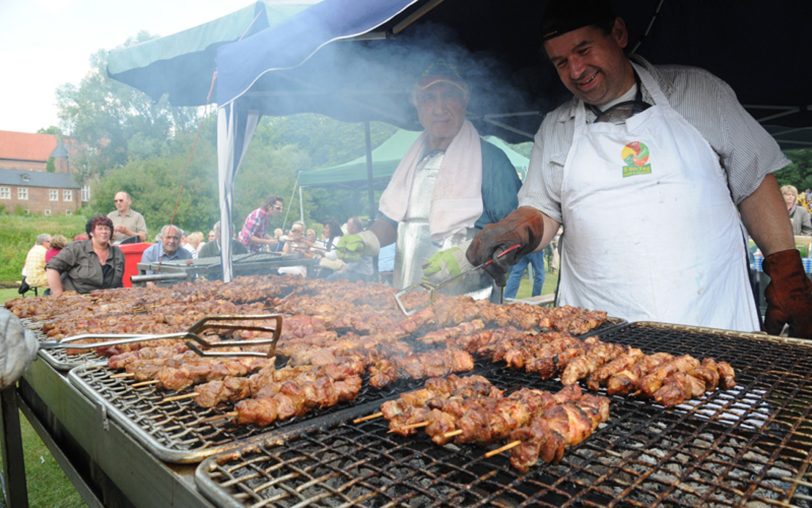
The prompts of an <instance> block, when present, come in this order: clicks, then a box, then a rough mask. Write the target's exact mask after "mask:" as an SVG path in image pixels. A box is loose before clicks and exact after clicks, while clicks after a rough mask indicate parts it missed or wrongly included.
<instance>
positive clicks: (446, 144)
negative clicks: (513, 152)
mask: <svg viewBox="0 0 812 508" xmlns="http://www.w3.org/2000/svg"><path fill="white" fill-rule="evenodd" d="M469 96H470V92H469V89H468V85H467V83H465V81H463V79H462V77H461V76H460V74H459V73H458V71H457V69H456V68H454V67H453V66H451V65H449V64H447V63H446V62H442V61H438V62H435V63H433V64H431V65H430V66H429V67H427V68H426V70H425V71H424V72H423V74H422V75H421V76H420V77H419V79H417V81H416V83H415V84H414V86H413V88H412V103H413V105H414V106H415V108H416V110H417V117H418V119H419V120H420V124H421V125H422V126H423V128H424V131H423V134H422V135H421V136H420V137H419V138H418V139H417V140H416V141H415V142H414V144H413V145H412V146H411V148H410V149H409V151H408V152H407V153H406V155H405V156H404V157H403V159H402V160H401V161H400V164H399V165H398V167H397V169H396V170H395V173H394V175H393V176H392V179H391V180H390V181H389V185H388V186H387V187H386V190H385V191H384V192H383V195H382V196H381V200H380V205H379V211H378V217H377V218H376V220H375V222H374V223H373V224H372V226H371V227H370V228H369V230H367V231H362V232H360V233H357V234H349V235H345V236H342V237H341V239H340V240H339V241H338V244H337V246H336V250H337V254H338V256H339V257H340V258H342V259H343V260H345V261H349V262H352V261H357V260H359V259H361V258H362V257H364V256H376V255H377V254H378V251H379V250H380V248H381V247H383V246H386V245H389V244H391V243H394V242H395V241H396V240H397V244H396V245H397V247H396V248H397V253H396V256H395V272H394V282H393V284H394V285H395V286H396V287H405V286H409V285H411V284H414V283H416V282H419V281H420V280H421V279H422V278H423V276H424V265H425V266H426V268H427V273H426V275H431V276H436V277H440V278H442V277H448V276H450V275H455V274H457V273H460V271H461V270H464V269H465V268H466V267H467V266H468V264H467V261H466V260H465V247H466V246H467V245H468V243H469V242H470V240H471V238H473V235H474V233H475V232H476V231H478V230H479V229H481V228H482V227H483V226H484V225H485V224H490V223H493V222H496V221H498V220H499V219H501V218H503V217H505V216H506V215H507V214H508V213H510V212H511V211H512V210H514V209H515V208H516V203H517V199H516V193H517V192H518V189H519V186H520V185H521V183H520V181H519V177H518V176H517V175H516V170H515V169H514V167H513V165H512V164H511V163H510V160H509V159H508V158H507V156H506V155H505V154H504V152H502V151H501V150H499V149H498V148H497V147H496V146H494V145H492V144H490V143H487V142H486V141H484V140H482V139H481V138H480V137H479V133H478V132H477V130H476V128H474V126H473V124H471V122H469V121H468V120H466V118H465V115H466V111H467V108H468V100H469ZM473 285H474V286H475V287H477V288H484V287H485V286H490V280H483V281H474V284H473Z"/></svg>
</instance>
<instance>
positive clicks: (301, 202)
mask: <svg viewBox="0 0 812 508" xmlns="http://www.w3.org/2000/svg"><path fill="white" fill-rule="evenodd" d="M297 185H298V183H297ZM298 186H299V220H300V221H302V224H304V199H302V186H301V185H298Z"/></svg>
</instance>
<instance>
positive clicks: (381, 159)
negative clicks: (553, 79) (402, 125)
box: [297, 129, 529, 190]
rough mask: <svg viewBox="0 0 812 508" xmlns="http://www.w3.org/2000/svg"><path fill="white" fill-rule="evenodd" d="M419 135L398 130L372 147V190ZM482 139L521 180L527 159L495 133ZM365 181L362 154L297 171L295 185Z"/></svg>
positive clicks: (361, 184) (357, 184)
mask: <svg viewBox="0 0 812 508" xmlns="http://www.w3.org/2000/svg"><path fill="white" fill-rule="evenodd" d="M419 136H420V133H419V132H414V131H408V130H403V129H399V130H397V131H395V133H394V134H393V135H392V136H391V137H390V138H388V139H387V140H386V141H384V142H383V143H381V144H380V145H378V147H377V148H375V149H374V150H372V153H371V158H372V183H373V185H374V187H375V189H377V190H381V189H383V188H384V187H386V184H387V183H388V182H389V178H391V176H392V173H394V172H395V168H397V166H398V163H399V162H400V160H401V159H402V158H403V156H404V155H405V154H406V152H407V151H408V150H409V147H411V146H412V143H414V142H415V140H416V139H417V138H418V137H419ZM485 139H486V140H487V141H489V142H490V143H492V144H494V145H496V146H497V147H499V148H500V149H501V150H502V151H503V152H505V154H506V155H507V156H508V159H510V162H511V163H512V164H513V167H515V168H516V171H517V172H518V173H519V177H520V178H521V179H522V180H524V177H525V175H526V174H527V165H528V163H529V160H528V158H527V157H525V156H524V155H522V154H520V153H519V152H517V151H515V150H514V149H513V148H512V147H511V146H510V145H509V144H507V143H505V142H504V141H502V140H501V139H499V138H497V137H495V136H486V137H485ZM368 182H369V178H368V168H367V156H366V155H362V156H360V157H358V158H356V159H353V160H351V161H348V162H345V163H343V164H338V165H335V166H330V167H325V168H317V169H307V170H302V171H299V175H298V179H297V183H298V185H299V187H302V188H307V187H338V188H345V189H358V188H360V187H365V186H366V185H367V184H368Z"/></svg>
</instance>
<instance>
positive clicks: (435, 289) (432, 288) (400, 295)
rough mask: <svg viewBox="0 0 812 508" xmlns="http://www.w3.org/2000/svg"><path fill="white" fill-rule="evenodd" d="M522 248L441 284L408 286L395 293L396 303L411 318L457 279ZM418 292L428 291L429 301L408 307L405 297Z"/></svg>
mask: <svg viewBox="0 0 812 508" xmlns="http://www.w3.org/2000/svg"><path fill="white" fill-rule="evenodd" d="M521 247H522V244H520V243H515V244H513V245H511V246H510V247H508V248H506V249H504V250H502V251H499V252H497V253H496V254H494V255H493V257H492V258H491V259H489V260H487V261H485V262H484V263H481V264H479V265H477V266H473V267H471V268H468V269H467V270H463V271H461V272H460V273H458V274H457V275H453V276H451V277H448V278H447V279H444V280H441V281H440V282H436V283H434V284H432V283H431V282H429V281H427V280H425V279H424V280H422V281H421V282H419V283H417V284H412V285H411V286H407V287H405V288H403V289H401V290H400V291H398V292H397V293H395V302H396V303H397V304H398V308H399V309H400V311H401V312H403V314H404V315H406V316H411V315H412V314H415V313H417V312H419V311H421V310H423V309H425V308H426V307H428V306H429V305H431V304H432V303H434V298H435V295H436V294H437V293H439V290H440V289H441V288H443V287H445V286H447V285H449V284H451V283H452V282H454V281H455V280H457V279H459V278H461V277H464V276H466V275H468V274H469V273H471V272H475V271H477V270H480V269H482V268H487V267H488V266H491V265H492V264H494V263H496V261H497V260H499V259H501V258H502V257H504V256H507V255H508V254H510V253H511V252H513V251H515V250H516V249H520V248H521ZM416 291H419V292H421V293H422V292H424V291H428V296H429V297H428V301H426V302H425V303H420V304H418V305H416V306H414V307H412V308H409V307H408V306H407V305H408V303H407V302H405V301H404V300H405V298H404V297H405V295H407V294H410V293H414V292H416Z"/></svg>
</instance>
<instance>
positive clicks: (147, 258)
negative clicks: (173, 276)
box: [141, 224, 192, 274]
mask: <svg viewBox="0 0 812 508" xmlns="http://www.w3.org/2000/svg"><path fill="white" fill-rule="evenodd" d="M181 236H183V231H182V230H181V229H180V228H179V227H177V226H173V225H171V224H167V225H166V226H164V227H162V228H161V241H159V242H158V243H155V244H152V245H151V246H150V247H149V248H147V250H145V251H144V253H143V254H142V255H141V262H142V263H150V264H159V263H163V262H164V261H176V260H183V259H192V253H191V252H189V251H188V250H186V249H181V248H180V238H181ZM146 273H147V274H151V273H154V272H153V271H152V270H147V271H146Z"/></svg>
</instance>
